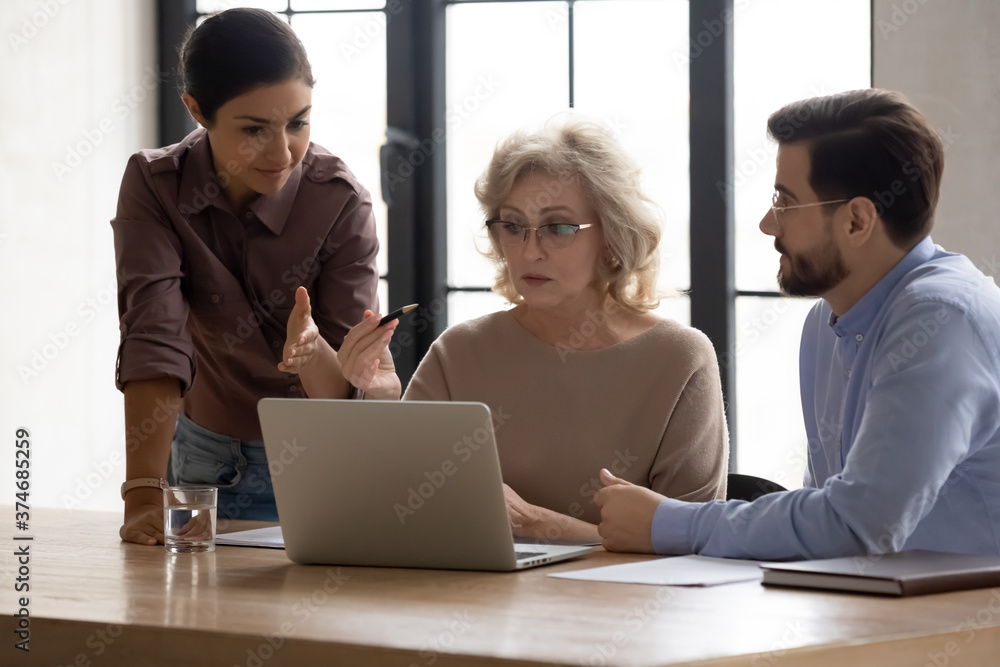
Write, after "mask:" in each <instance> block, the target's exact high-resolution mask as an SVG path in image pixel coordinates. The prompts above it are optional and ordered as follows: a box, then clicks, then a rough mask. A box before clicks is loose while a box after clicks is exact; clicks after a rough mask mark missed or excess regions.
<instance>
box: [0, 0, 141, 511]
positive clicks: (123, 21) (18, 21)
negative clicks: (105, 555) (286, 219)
mask: <svg viewBox="0 0 1000 667" xmlns="http://www.w3.org/2000/svg"><path fill="white" fill-rule="evenodd" d="M154 22H155V3H154V1H153V0H4V1H3V2H0V34H2V35H3V42H2V44H0V90H3V104H0V285H2V295H3V296H2V303H3V310H4V313H5V317H4V323H3V326H2V327H0V350H2V354H3V357H2V362H0V442H2V448H0V504H13V502H14V470H15V469H14V463H13V461H14V437H15V436H14V434H15V430H16V429H17V428H18V427H22V426H23V427H27V428H28V429H30V431H31V436H32V437H31V459H30V461H31V468H30V470H31V498H30V502H31V505H32V506H58V507H65V506H70V505H72V506H77V507H85V508H90V509H108V510H111V509H114V510H118V509H120V507H121V499H120V498H119V496H118V486H119V485H120V484H121V482H122V480H123V479H124V477H125V467H124V459H123V456H124V425H123V414H122V397H121V394H120V392H118V390H117V389H115V386H114V361H115V352H116V349H117V340H118V316H117V305H116V292H115V285H114V249H113V245H112V235H111V227H110V224H109V221H110V219H111V218H112V217H113V216H114V212H115V205H116V202H117V196H118V185H119V183H120V181H121V175H122V172H123V170H124V167H125V162H126V160H127V158H128V156H129V155H130V154H131V153H133V152H135V151H136V150H138V149H140V148H144V147H150V146H153V145H154V144H155V143H156V135H155V128H156V103H157V96H156V92H155V87H156V77H157V63H156V39H155V32H154V28H155V23H154Z"/></svg>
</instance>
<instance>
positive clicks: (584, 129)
mask: <svg viewBox="0 0 1000 667" xmlns="http://www.w3.org/2000/svg"><path fill="white" fill-rule="evenodd" d="M535 173H543V174H548V175H550V176H554V177H556V178H557V179H558V181H559V182H560V183H563V184H566V183H572V184H573V185H575V186H577V187H579V188H580V190H581V192H582V193H583V194H584V196H585V197H586V199H587V201H588V202H589V203H590V205H591V206H592V207H593V208H594V211H595V212H596V214H597V217H598V219H599V220H600V223H601V227H602V230H603V231H604V241H605V244H606V245H607V248H608V250H609V251H610V257H608V256H607V255H602V259H601V261H600V263H599V265H598V275H597V280H598V282H599V284H607V286H608V295H609V296H610V297H611V298H612V299H613V300H614V301H615V302H616V303H617V304H618V305H620V306H622V307H623V308H625V309H626V310H628V311H631V312H634V313H644V312H647V311H650V310H652V309H654V308H656V307H657V306H658V305H659V302H660V298H662V295H658V294H657V291H656V278H657V275H658V273H659V268H660V255H659V252H658V246H659V243H660V233H661V230H660V217H659V215H658V213H657V210H656V206H655V205H654V204H653V202H652V201H651V200H650V199H649V198H648V197H646V195H645V194H643V192H642V189H641V188H640V183H639V175H640V170H639V166H638V164H636V162H635V161H634V160H632V158H630V157H629V156H628V155H627V154H626V153H625V151H624V150H623V149H622V147H621V145H620V144H619V142H618V140H617V139H615V137H614V136H613V135H612V134H611V132H609V131H608V130H607V129H605V128H604V127H602V126H601V125H598V124H597V123H595V122H593V121H590V120H587V119H584V118H580V117H576V116H572V117H569V118H565V117H563V118H557V119H553V120H550V121H549V122H547V123H546V124H545V125H544V126H543V127H542V128H541V129H540V130H538V131H537V132H528V131H525V130H520V131H517V132H515V133H514V134H512V135H510V136H509V137H507V138H506V139H504V140H502V141H501V142H499V143H498V144H497V146H496V149H494V151H493V159H492V160H491V161H490V164H489V166H488V167H487V168H486V171H484V172H483V174H482V175H481V176H480V177H479V179H478V180H477V181H476V186H475V192H476V199H478V200H479V204H480V207H481V208H482V210H483V213H485V215H486V219H487V220H489V219H493V218H498V217H500V207H501V206H503V204H504V202H505V201H506V200H507V198H508V197H509V196H510V192H511V190H512V189H513V188H514V185H515V184H516V183H517V182H518V180H520V179H522V178H526V177H529V176H531V175H532V174H535ZM487 236H488V238H489V239H490V246H489V249H488V250H487V251H485V252H484V254H485V255H486V256H487V257H488V258H489V259H490V260H491V261H492V262H493V263H494V265H495V266H496V278H495V281H494V284H493V291H494V292H496V293H497V294H499V295H500V296H502V297H503V298H504V299H506V300H507V301H509V302H510V303H513V304H518V303H521V302H522V299H521V296H520V295H519V294H518V293H517V290H515V289H514V285H513V283H512V282H511V279H510V275H509V274H508V272H507V266H506V263H505V262H504V258H503V253H502V252H501V249H500V248H499V247H498V246H497V244H496V242H495V241H494V240H493V237H492V236H490V235H489V234H487Z"/></svg>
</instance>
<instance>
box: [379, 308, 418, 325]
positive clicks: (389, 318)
mask: <svg viewBox="0 0 1000 667" xmlns="http://www.w3.org/2000/svg"><path fill="white" fill-rule="evenodd" d="M418 305H419V304H416V303H411V304H410V305H409V306H403V307H402V308H400V309H399V310H394V311H392V312H391V313H389V314H388V315H386V316H385V317H383V318H382V319H381V320H379V321H378V325H379V326H382V325H383V324H387V323H389V322H392V321H393V320H395V319H399V318H400V317H402V316H403V315H405V314H406V313H408V312H410V311H411V310H413V309H414V308H416V307H417V306H418Z"/></svg>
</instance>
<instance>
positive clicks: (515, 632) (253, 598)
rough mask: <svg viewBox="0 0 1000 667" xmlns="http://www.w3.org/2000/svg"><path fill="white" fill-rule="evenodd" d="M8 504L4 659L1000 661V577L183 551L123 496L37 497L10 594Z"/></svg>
mask: <svg viewBox="0 0 1000 667" xmlns="http://www.w3.org/2000/svg"><path fill="white" fill-rule="evenodd" d="M7 516H8V517H10V518H11V520H9V521H5V522H4V523H5V524H11V525H10V526H9V527H5V528H4V529H3V531H2V532H0V540H3V542H4V543H5V544H7V545H11V546H9V548H5V549H3V552H4V554H5V555H3V556H0V589H2V591H3V593H0V613H2V614H3V615H4V616H5V617H6V618H7V619H8V621H7V624H8V626H9V627H10V628H12V629H13V628H14V625H15V624H16V620H15V619H14V618H13V615H14V614H15V613H16V612H17V610H18V609H19V604H18V603H19V597H20V596H23V595H27V596H28V597H29V612H30V630H31V635H30V648H31V651H30V653H27V654H26V653H24V652H23V651H19V650H16V649H14V646H13V645H14V643H15V642H16V641H17V639H16V637H15V635H14V634H13V633H11V632H5V633H3V637H4V642H5V645H3V646H0V665H4V666H6V665H22V664H23V665H34V664H38V665H52V666H55V665H60V666H61V665H79V666H80V667H87V666H89V665H119V664H120V665H128V666H129V667H134V666H139V665H173V664H176V665H225V666H226V667H229V666H231V665H240V666H245V667H255V666H256V667H262V666H263V665H267V666H268V667H272V666H274V665H309V664H344V665H397V666H399V667H425V666H426V667H430V666H431V665H435V666H436V667H447V666H448V665H470V664H475V665H501V664H503V665H691V664H699V665H711V666H714V667H719V666H722V665H741V666H744V667H745V666H747V665H750V666H751V667H770V666H772V665H782V666H795V665H851V667H857V666H860V665H879V666H882V665H917V666H923V665H925V664H926V665H936V667H949V666H952V665H987V664H1000V590H998V589H980V590H973V591H963V592H956V593H945V594H940V595H930V596H923V597H915V598H904V599H893V598H882V597H876V596H866V595H854V594H846V593H844V594H840V593H821V592H814V591H806V590H795V589H775V588H765V587H763V586H760V585H759V584H757V583H742V584H730V585H724V586H716V587H708V588H680V587H662V586H645V585H638V584H613V583H601V582H585V581H571V580H564V579H554V578H551V577H549V576H548V575H549V574H551V573H553V572H560V571H569V570H574V569H580V568H589V567H595V566H600V565H610V564H615V563H626V562H634V561H638V560H642V559H644V558H646V557H644V556H636V555H623V554H612V553H606V552H603V551H600V550H599V551H597V552H596V553H594V554H592V555H589V556H586V557H583V558H580V559H576V560H573V561H569V562H565V563H560V564H556V565H552V566H546V567H540V568H535V569H531V570H526V571H523V572H516V573H485V572H457V571H438V570H411V569H392V568H358V567H337V566H329V567H326V566H302V565H296V564H294V563H292V562H290V561H289V560H288V559H287V557H286V556H285V553H284V551H282V550H274V549H259V548H243V547H223V546H220V547H218V548H217V549H216V551H215V552H214V553H208V554H194V555H171V554H167V553H166V552H164V550H163V547H162V546H160V547H145V546H140V545H135V544H126V543H123V542H121V541H120V540H119V538H118V526H119V523H120V515H118V514H115V513H98V512H84V511H68V510H58V509H35V510H32V517H31V518H32V522H31V530H30V531H28V533H25V534H30V535H31V536H32V537H33V538H34V539H33V540H32V541H31V542H30V543H29V544H30V563H29V568H30V574H29V577H30V580H29V583H30V592H28V593H27V594H25V593H16V592H15V591H14V586H15V583H16V578H17V577H18V572H19V567H20V565H19V564H18V557H17V556H15V555H14V552H15V550H16V547H15V546H13V545H23V544H25V542H24V541H21V542H15V541H14V540H13V538H14V537H16V536H18V535H15V534H14V533H15V531H14V530H13V509H12V508H10V511H9V512H8V513H7ZM260 525H263V524H249V523H246V524H242V523H241V524H234V525H231V526H230V527H229V528H230V529H239V528H244V527H257V526H260ZM20 535H22V536H23V534H20ZM12 621H13V622H12Z"/></svg>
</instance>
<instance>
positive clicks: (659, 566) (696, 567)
mask: <svg viewBox="0 0 1000 667" xmlns="http://www.w3.org/2000/svg"><path fill="white" fill-rule="evenodd" d="M549 576H550V577H558V578H560V579H579V580H582V581H612V582H616V583H621V584H654V585H659V586H718V585H720V584H733V583H737V582H740V581H760V580H761V577H763V571H762V570H761V569H760V563H759V562H758V561H755V560H736V559H734V558H709V557H707V556H676V557H673V558H658V559H656V560H649V561H643V562H641V563H626V564H625V565H607V566H605V567H594V568H589V569H586V570H576V571H574V572H560V573H557V574H550V575H549Z"/></svg>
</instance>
